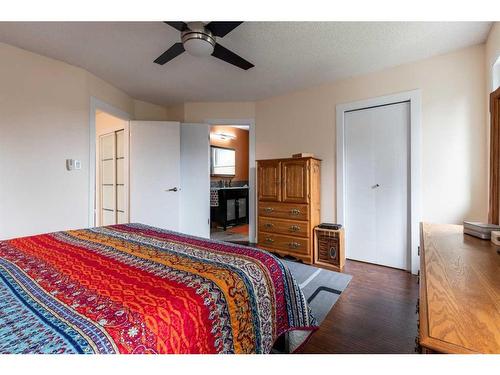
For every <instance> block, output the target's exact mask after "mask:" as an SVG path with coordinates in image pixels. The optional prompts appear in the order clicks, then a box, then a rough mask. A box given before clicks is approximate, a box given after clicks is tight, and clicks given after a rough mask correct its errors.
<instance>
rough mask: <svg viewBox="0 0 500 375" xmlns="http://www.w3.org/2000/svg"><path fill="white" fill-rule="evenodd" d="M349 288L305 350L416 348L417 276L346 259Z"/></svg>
mask: <svg viewBox="0 0 500 375" xmlns="http://www.w3.org/2000/svg"><path fill="white" fill-rule="evenodd" d="M344 272H345V273H347V274H350V275H352V280H351V282H350V284H349V286H348V287H347V289H346V290H345V291H344V292H343V293H342V295H341V296H340V298H339V300H338V301H337V303H336V304H335V305H334V306H333V308H332V310H331V311H330V313H329V314H328V316H327V317H326V319H325V320H324V321H323V323H322V324H321V326H320V329H319V330H318V331H316V332H315V333H314V334H313V335H312V337H311V339H310V341H309V342H308V343H307V344H306V345H305V346H304V348H303V351H302V352H303V353H415V352H414V348H415V337H416V335H417V314H416V312H415V305H416V303H417V297H418V284H417V277H416V276H413V275H411V274H410V273H408V272H405V271H401V270H396V269H393V268H388V267H382V266H376V265H372V264H367V263H362V262H355V261H350V260H347V262H346V266H345V269H344Z"/></svg>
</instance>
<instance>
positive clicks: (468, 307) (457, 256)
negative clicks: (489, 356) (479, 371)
mask: <svg viewBox="0 0 500 375" xmlns="http://www.w3.org/2000/svg"><path fill="white" fill-rule="evenodd" d="M497 250H498V248H497V247H495V246H494V245H493V244H492V243H491V242H490V241H487V240H480V239H478V238H475V237H472V236H469V235H467V234H464V233H463V227H462V226H461V225H439V224H422V226H421V236H420V285H419V287H420V295H419V303H418V305H417V311H418V312H419V337H418V338H417V343H418V344H419V345H420V348H421V351H422V352H424V353H436V352H437V353H461V354H465V353H500V329H499V328H500V309H499V307H500V299H499V290H500V289H499V288H500V254H498V253H497Z"/></svg>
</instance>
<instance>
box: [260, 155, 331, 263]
mask: <svg viewBox="0 0 500 375" xmlns="http://www.w3.org/2000/svg"><path fill="white" fill-rule="evenodd" d="M320 165H321V161H320V160H319V159H316V158H312V157H308V158H289V159H273V160H258V161H257V186H258V187H257V199H258V246H259V247H261V248H263V249H266V250H269V251H272V252H275V253H278V254H279V255H291V256H293V257H295V258H298V259H301V260H303V261H304V262H306V263H309V264H311V263H313V250H312V249H313V229H314V227H315V226H316V225H318V224H319V222H320V176H321V171H320Z"/></svg>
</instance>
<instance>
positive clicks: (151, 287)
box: [0, 224, 317, 354]
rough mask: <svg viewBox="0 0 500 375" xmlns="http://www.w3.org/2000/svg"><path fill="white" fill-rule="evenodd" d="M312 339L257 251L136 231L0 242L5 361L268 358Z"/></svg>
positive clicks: (271, 260) (286, 285) (300, 304)
mask: <svg viewBox="0 0 500 375" xmlns="http://www.w3.org/2000/svg"><path fill="white" fill-rule="evenodd" d="M316 329H317V326H316V323H315V319H314V317H313V316H312V314H311V311H310V309H309V307H308V306H307V303H306V300H305V298H304V295H303V294H302V292H301V290H300V288H299V286H298V284H297V282H296V281H295V280H294V278H293V277H292V275H291V273H290V271H289V270H288V268H287V267H286V266H285V265H284V264H283V263H282V262H281V261H280V260H279V259H277V258H276V257H275V256H273V255H271V254H269V253H267V252H264V251H261V250H258V249H255V248H251V247H245V246H240V245H232V244H228V243H223V242H217V241H211V240H206V239H202V238H197V237H191V236H186V235H183V234H180V233H177V232H171V231H166V230H161V229H158V228H154V227H150V226H145V225H142V224H127V225H115V226H108V227H99V228H91V229H82V230H72V231H63V232H56V233H50V234H42V235H36V236H31V237H23V238H16V239H11V240H7V241H0V353H86V354H87V353H88V354H91V353H269V352H270V351H271V348H272V347H273V344H274V343H275V341H276V340H277V339H278V337H280V336H282V335H284V334H285V333H289V334H290V335H293V334H294V333H297V334H298V335H302V336H304V335H305V337H307V336H309V335H310V333H311V332H313V331H314V330H316Z"/></svg>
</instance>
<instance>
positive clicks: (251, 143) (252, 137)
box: [203, 118, 257, 243]
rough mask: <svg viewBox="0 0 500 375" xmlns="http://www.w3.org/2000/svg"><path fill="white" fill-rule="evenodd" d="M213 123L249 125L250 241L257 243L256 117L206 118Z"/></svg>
mask: <svg viewBox="0 0 500 375" xmlns="http://www.w3.org/2000/svg"><path fill="white" fill-rule="evenodd" d="M203 122H204V123H207V124H209V125H210V126H212V125H248V153H249V155H248V186H249V189H248V241H249V242H251V243H256V234H257V231H256V229H257V228H256V220H255V219H256V215H255V212H256V204H257V203H256V202H257V199H256V191H257V189H256V186H255V182H256V180H257V178H256V175H255V174H256V166H255V164H256V163H255V119H253V118H250V119H205V120H203Z"/></svg>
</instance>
